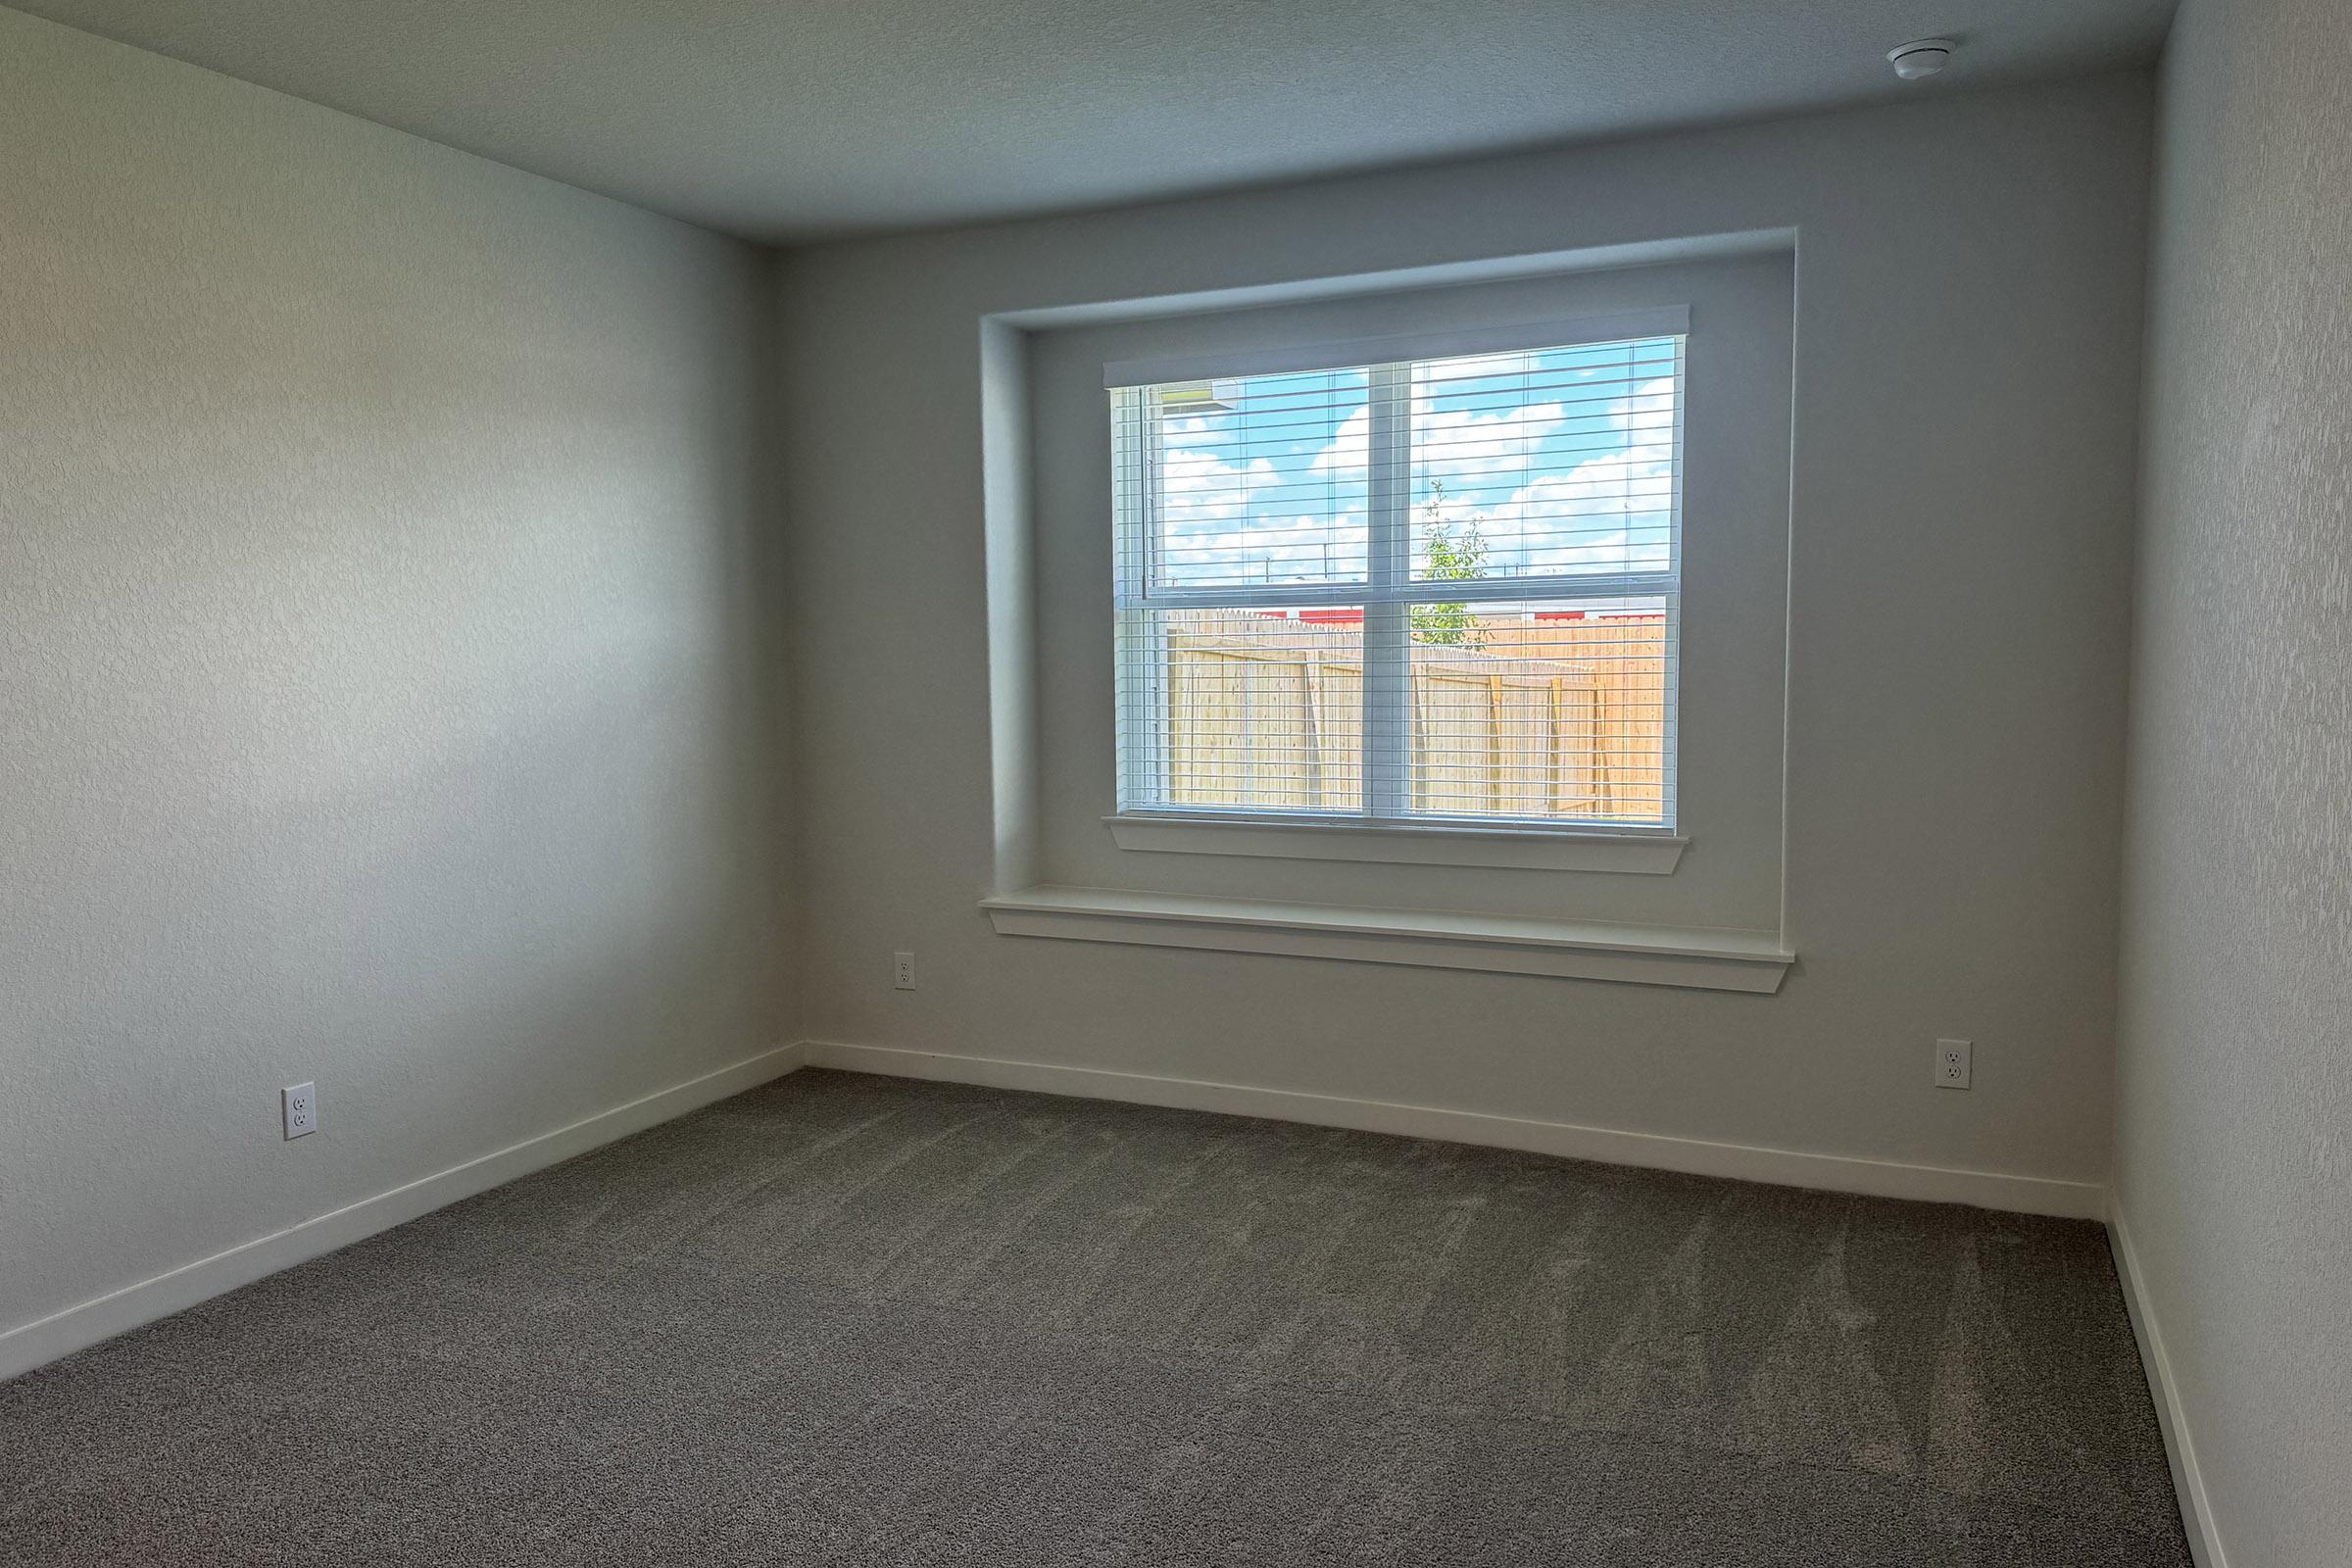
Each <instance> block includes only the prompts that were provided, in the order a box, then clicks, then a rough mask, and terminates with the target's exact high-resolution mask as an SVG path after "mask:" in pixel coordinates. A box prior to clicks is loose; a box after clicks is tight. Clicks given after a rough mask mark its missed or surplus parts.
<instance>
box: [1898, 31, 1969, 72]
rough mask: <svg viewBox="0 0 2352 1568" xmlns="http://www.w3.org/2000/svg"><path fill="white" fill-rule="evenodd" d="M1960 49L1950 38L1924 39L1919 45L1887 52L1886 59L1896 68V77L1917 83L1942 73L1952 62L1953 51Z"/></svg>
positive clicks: (1908, 44) (1910, 45) (1914, 44)
mask: <svg viewBox="0 0 2352 1568" xmlns="http://www.w3.org/2000/svg"><path fill="white" fill-rule="evenodd" d="M1958 47H1959V45H1957V44H1955V43H1953V42H1952V40H1951V39H1949V38H1922V39H1920V40H1919V41H1918V42H1917V43H1907V44H1904V45H1903V46H1902V47H1901V48H1899V49H1889V50H1887V61H1888V63H1889V64H1891V65H1892V66H1893V67H1894V73H1895V74H1896V75H1898V76H1900V77H1902V78H1903V79H1904V80H1905V81H1917V80H1919V79H1920V78H1921V77H1922V76H1933V75H1934V74H1936V73H1937V72H1938V71H1941V70H1942V69H1943V68H1944V67H1945V65H1947V64H1948V63H1949V62H1950V61H1951V58H1952V51H1953V50H1954V49H1956V48H1958Z"/></svg>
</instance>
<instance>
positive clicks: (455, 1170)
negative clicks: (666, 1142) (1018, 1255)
mask: <svg viewBox="0 0 2352 1568" xmlns="http://www.w3.org/2000/svg"><path fill="white" fill-rule="evenodd" d="M803 1061H804V1056H803V1047H802V1046H800V1045H798V1044H794V1045H789V1046H778V1047H777V1048H776V1049H774V1050H773V1051H766V1052H762V1053H760V1054H759V1055H757V1056H751V1057H747V1058H746V1059H744V1060H742V1061H739V1062H736V1063H734V1064H733V1065H731V1066H726V1067H721V1068H719V1069H718V1070H717V1071H715V1072H708V1073H705V1074H703V1075H702V1076H701V1077H699V1078H689V1079H687V1080H686V1081H685V1082H684V1083H680V1084H672V1085H670V1086H669V1087H668V1088H667V1089H661V1090H656V1091H655V1092H654V1093H653V1094H650V1095H647V1096H645V1097H644V1098H643V1099H640V1100H632V1101H630V1102H628V1103H626V1104H621V1105H614V1106H613V1108H612V1109H610V1110H604V1111H599V1112H598V1113H597V1114H595V1115H593V1116H590V1117H588V1118H586V1119H585V1120H582V1121H575V1122H573V1123H572V1124H571V1125H570V1126H568V1127H559V1128H557V1129H556V1130H555V1131H554V1132H549V1133H542V1134H540V1135H539V1136H538V1137H536V1138H526V1139H524V1140H523V1141H522V1142H521V1143H519V1144H513V1145H510V1146H508V1147H507V1148H505V1149H501V1150H498V1151H496V1152H492V1153H488V1154H484V1155H482V1156H481V1157H480V1158H478V1159H469V1160H467V1161H466V1162H465V1163H464V1164H462V1165H452V1166H450V1167H449V1168H448V1169H447V1170H443V1171H436V1172H434V1173H433V1174H432V1175H430V1176H424V1177H419V1178H418V1179H417V1180H416V1181H413V1182H410V1183H407V1184H406V1185H405V1186H400V1187H395V1188H393V1189H392V1190H391V1191H390V1192H384V1193H378V1194H376V1195H375V1196H374V1197H373V1198H364V1199H362V1200H360V1201H358V1202H356V1203H351V1204H347V1205H346V1206H344V1207H342V1208H338V1209H333V1210H330V1211H329V1212H327V1213H324V1214H320V1215H318V1216H317V1217H315V1218H312V1219H306V1220H304V1221H303V1222H302V1223H300V1224H299V1225H290V1226H288V1227H286V1228H285V1229H284V1230H282V1231H275V1232H272V1233H271V1234H270V1235H268V1236H263V1237H258V1238H256V1239H255V1240H253V1241H250V1242H246V1243H244V1244H243V1245H242V1246H238V1247H232V1248H230V1249H228V1250H226V1251H222V1252H215V1253H214V1254H212V1256H210V1257H203V1258H198V1259H197V1260H196V1261H194V1262H192V1263H184V1264H182V1265H180V1266H179V1267H178V1268H175V1269H171V1270H168V1271H166V1272H165V1273H162V1274H158V1275H156V1276H155V1277H154V1278H153V1279H147V1280H141V1281H140V1282H139V1283H138V1284H136V1285H127V1286H124V1287H123V1289H122V1290H119V1291H115V1292H112V1293H110V1294H108V1295H105V1296H101V1297H99V1298H97V1299H94V1300H88V1301H84V1302H82V1303H81V1304H80V1305H78V1306H69V1307H67V1308H66V1309H65V1310H63V1311H60V1312H53V1313H51V1314H50V1315H49V1316H47V1317H44V1318H37V1319H35V1320H34V1321H32V1322H30V1323H25V1324H22V1325H20V1326H18V1327H16V1328H13V1329H10V1330H8V1331H7V1332H6V1333H4V1334H0V1380H5V1379H8V1378H12V1377H15V1376H16V1375H17V1374H18V1373H20V1372H27V1371H30V1370H31V1369H32V1368H34V1367H36V1366H40V1365H42V1364H44V1363H46V1362H49V1361H54V1360H56V1359H57V1358H58V1357H60V1356H64V1355H71V1354H73V1352H74V1351H75V1350H79V1349H83V1348H87V1347H89V1346H92V1345H96V1344H98V1343H99V1342H100V1341H101V1340H110V1339H113V1338H114V1337H115V1336H116V1335H118V1334H122V1333H125V1332H127V1331H129V1330H131V1329H135V1328H137V1327H138V1326H139V1325H141V1324H142V1323H151V1322H153V1321H155V1320H156V1319H157V1318H159V1317H165V1316H169V1315H170V1314H171V1313H173V1312H177V1311H179V1310H181V1309H182V1308H185V1307H190V1306H194V1305H195V1304H196V1303H197V1302H199V1301H203V1300H208V1299H211V1298H213V1297H216V1296H220V1295H222V1294H224V1293H226V1292H228V1291H233V1290H235V1289H236V1288H237V1287H238V1286H240V1285H250V1284H252V1283H253V1282H254V1281H255V1280H258V1279H261V1278H262V1277H264V1276H265V1275H269V1274H274V1273H276V1272H278V1271H279V1270H280V1269H286V1268H292V1267H293V1266H294V1265H295V1264H297V1263H302V1262H307V1261H308V1260H310V1259H311V1258H314V1257H318V1256H319V1255H321V1254H322V1253H326V1252H331V1251H333V1250H335V1249H337V1248H339V1247H348V1246H350V1245H351V1244H352V1243H354V1242H357V1241H362V1240H364V1239H366V1238H367V1237H369V1236H373V1235H374V1234H375V1233H376V1232H378V1231H384V1230H390V1229H391V1228H392V1227H393V1226H395V1225H399V1224H402V1223H403V1222H405V1221H408V1220H412V1219H415V1218H417V1216H418V1215H419V1214H429V1213H431V1212H432V1211H433V1210H434V1209H436V1208H441V1207H443V1206H445V1205H447V1204H450V1203H454V1202H456V1201H458V1200H459V1199H461V1198H471V1197H472V1196H473V1195H474V1194H476V1193H480V1192H487V1191H488V1190H489V1189H491V1188H493V1187H496V1186H499V1185H500V1184H502V1183H505V1182H511V1181H513V1180H515V1178H516V1177H518V1176H527V1175H529V1174H530V1173H531V1172H532V1171H535V1170H541V1169H544V1168H545V1167H547V1166H549V1165H553V1164H555V1163H557V1162H558V1161H559V1160H565V1159H569V1158H571V1156H573V1155H574V1154H582V1153H586V1152H588V1151H589V1150H591V1149H594V1148H596V1147H598V1146H599V1145H601V1144H609V1143H612V1142H613V1140H614V1139H617V1138H626V1137H627V1136H628V1135H629V1134H631V1133H635V1132H643V1131H644V1130H645V1129H646V1128H648V1127H652V1126H654V1125H656V1124H657V1123H660V1122H664V1121H668V1120H669V1119H670V1118H672V1117H674V1116H682V1115H684V1114H685V1113H686V1112H688V1111H690V1110H697V1109H700V1108H701V1107H702V1106H704V1105H708V1104H710V1103H711V1102H713V1101H717V1100H724V1099H726V1098H727V1097H728V1096H729V1095H736V1094H741V1093H742V1092H743V1091H744V1090H746V1089H752V1088H756V1087H758V1086H759V1085H760V1084H763V1083H766V1082H767V1081H768V1080H769V1079H771V1078H781V1077H783V1076H784V1075H785V1074H786V1073H789V1072H794V1071H797V1070H798V1069H799V1068H800V1067H801V1066H802V1065H803Z"/></svg>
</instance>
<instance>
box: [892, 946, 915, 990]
mask: <svg viewBox="0 0 2352 1568" xmlns="http://www.w3.org/2000/svg"><path fill="white" fill-rule="evenodd" d="M891 959H892V965H891V971H890V983H891V984H892V985H894V986H896V987H898V988H899V989H900V990H901V991H912V990H913V989H914V955H913V954H911V953H894V954H892V955H891Z"/></svg>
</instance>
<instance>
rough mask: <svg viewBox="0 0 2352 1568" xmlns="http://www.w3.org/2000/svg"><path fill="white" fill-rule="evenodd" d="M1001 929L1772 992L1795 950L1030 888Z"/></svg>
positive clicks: (1526, 920) (1629, 930)
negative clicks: (1792, 951) (1791, 951)
mask: <svg viewBox="0 0 2352 1568" xmlns="http://www.w3.org/2000/svg"><path fill="white" fill-rule="evenodd" d="M980 907H982V908H984V909H986V910H987V911H988V918H989V921H990V923H991V924H993V925H994V926H995V927H996V929H997V931H998V933H999V934H1000V935H1003V936H1015V937H1058V938H1061V939H1063V940H1066V941H1074V942H1120V943H1129V944H1134V945H1138V946H1143V947H1160V948H1201V949H1208V950H1211V951H1215V952H1222V953H1265V954H1281V955H1286V956H1293V957H1307V958H1341V959H1347V960H1349V961H1352V962H1357V963H1397V964H1414V965H1419V966H1422V967H1427V968H1437V969H1483V970H1487V971H1490V972H1494V973H1500V974H1534V975H1550V976H1555V977H1560V978H1566V979H1579V980H1617V981H1625V982H1630V983H1632V984H1636V985H1660V986H1689V987H1693V988H1696V989H1699V990H1704V991H1747V992H1755V993H1761V994H1770V993H1772V992H1775V991H1778V990H1779V989H1780V988H1781V980H1782V978H1783V977H1784V976H1785V975H1786V974H1787V973H1788V971H1789V965H1790V964H1791V963H1793V962H1795V961H1796V955H1795V954H1793V953H1790V952H1789V950H1788V949H1787V948H1786V947H1784V946H1783V945H1782V942H1781V939H1780V937H1779V936H1778V935H1777V934H1776V933H1773V932H1769V931H1738V930H1730V929H1691V930H1677V929H1669V928H1666V927H1662V926H1637V925H1600V924H1593V923H1586V922H1579V921H1569V920H1544V919H1534V918H1530V917H1527V916H1523V915H1501V914H1457V913H1452V912H1447V911H1439V910H1428V909H1357V908H1343V907H1338V906H1334V905H1308V904H1271V903H1261V902H1258V901H1255V900H1248V899H1212V898H1201V897H1198V896H1195V895H1189V894H1186V895H1180V894H1166V893H1130V892H1120V891H1113V890H1110V889H1105V888H1065V887H1034V888H1024V889H1022V890H1021V891H1020V892H1018V893H1008V894H1003V895H1000V896H998V897H996V898H990V899H983V900H981V901H980Z"/></svg>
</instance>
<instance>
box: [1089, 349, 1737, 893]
mask: <svg viewBox="0 0 2352 1568" xmlns="http://www.w3.org/2000/svg"><path fill="white" fill-rule="evenodd" d="M1690 330H1691V322H1690V312H1689V310H1688V309H1687V308H1684V307H1673V308H1666V309H1659V310H1650V311H1641V312H1630V313H1623V314H1619V315H1613V316H1607V317H1588V318H1581V319H1576V320H1571V321H1551V322H1543V323H1533V324H1519V325H1513V326H1505V327H1499V328H1491V329H1483V330H1479V331H1471V332H1449V333H1424V334H1417V335H1413V336H1407V337H1395V338H1382V339H1370V340H1357V341H1353V342H1348V343H1331V344H1322V345H1309V346H1303V347H1299V348H1286V349H1275V350H1266V351H1260V352H1252V353H1242V354H1227V355H1222V356H1216V357H1192V358H1185V359H1163V360H1151V361H1125V362H1119V363H1114V364H1110V365H1106V366H1104V367H1103V384H1104V386H1105V388H1106V389H1107V390H1108V391H1109V393H1110V395H1111V420H1112V452H1113V463H1112V514H1113V518H1112V525H1113V528H1114V530H1115V538H1114V545H1115V548H1114V550H1113V560H1114V566H1113V583H1112V591H1113V618H1114V622H1115V625H1116V628H1117V629H1116V634H1115V636H1116V645H1117V646H1116V650H1115V656H1114V657H1115V661H1116V674H1115V676H1114V679H1115V681H1116V683H1117V685H1118V686H1119V689H1120V690H1121V692H1122V693H1128V692H1135V691H1140V692H1141V693H1142V696H1143V703H1144V706H1145V707H1146V709H1147V711H1150V712H1152V713H1153V714H1155V715H1157V717H1156V719H1155V720H1154V721H1153V722H1152V725H1151V728H1150V736H1151V739H1150V742H1149V744H1139V738H1138V737H1137V736H1135V735H1134V734H1132V733H1131V728H1132V726H1131V722H1130V716H1129V712H1128V705H1127V703H1126V702H1124V701H1121V702H1119V703H1118V705H1117V706H1118V708H1119V712H1118V714H1117V715H1116V725H1117V750H1118V780H1117V783H1118V809H1117V811H1116V812H1115V813H1114V814H1113V815H1112V816H1110V817H1108V818H1106V821H1107V822H1108V824H1109V825H1110V828H1111V831H1112V833H1113V835H1114V837H1115V838H1116V840H1117V842H1118V843H1119V844H1120V846H1121V847H1122V848H1125V849H1135V850H1155V851H1178V852H1191V853H1205V854H1219V855H1263V856H1275V857H1281V858H1313V859H1369V860H1386V861H1393V862H1405V863H1424V864H1456V865H1491V866H1500V867H1524V868H1532V869H1560V870H1605V871H1634V872H1652V873H1663V872H1671V871H1672V870H1673V869H1674V868H1675V866H1676V864H1677V863H1679V861H1680V859H1681V857H1682V853H1683V850H1684V848H1685V847H1686V846H1687V845H1688V843H1689V841H1688V839H1686V838H1684V837H1683V836H1681V834H1680V832H1679V831H1678V823H1679V819H1680V803H1679V799H1678V791H1677V777H1676V774H1677V759H1678V755H1679V752H1680V744H1679V742H1680V714H1681V707H1682V703H1681V659H1680V647H1681V633H1682V591H1681V589H1682V565H1683V560H1682V550H1683V428H1684V421H1685V418H1686V417H1687V409H1688V379H1687V370H1688V365H1689V339H1690ZM1657 338H1672V339H1674V340H1675V347H1676V353H1675V369H1674V375H1675V401H1674V413H1675V417H1674V427H1673V451H1674V481H1673V486H1672V493H1671V497H1670V501H1669V534H1668V541H1669V542H1668V564H1667V567H1666V569H1665V570H1663V571H1647V572H1635V571H1627V572H1606V573H1597V572H1583V573H1555V574H1551V575H1545V576H1521V577H1503V578H1495V579H1490V580H1482V581H1481V582H1479V583H1478V585H1477V587H1476V591H1475V593H1474V594H1473V593H1466V592H1465V585H1464V584H1462V583H1460V582H1451V581H1444V580H1438V581H1423V582H1416V581H1415V580H1414V579H1413V576H1412V561H1413V522H1414V513H1413V506H1412V496H1411V490H1412V481H1411V454H1412V422H1411V421H1412V370H1413V367H1414V366H1415V365H1416V364H1417V363H1419V362H1422V361H1428V360H1441V359H1449V358H1454V357H1457V356H1461V355H1469V354H1488V353H1505V352H1521V351H1527V352H1533V351H1540V350H1551V349H1562V348H1584V347H1593V346H1599V345H1603V344H1610V343H1619V342H1631V341H1642V340H1650V339H1657ZM1340 368H1348V369H1363V370H1365V371H1366V372H1367V379H1368V382H1369V408H1370V418H1369V423H1370V443H1369V447H1370V449H1369V452H1368V454H1367V471H1368V481H1367V495H1366V518H1367V529H1368V534H1369V537H1368V539H1367V564H1366V573H1365V576H1364V577H1363V578H1362V579H1360V580H1356V581H1350V582H1345V583H1336V584H1299V583H1290V584H1273V585H1267V586H1257V587H1252V586H1234V587H1221V588H1201V589H1168V588H1155V587H1154V583H1155V580H1156V577H1157V573H1156V571H1155V569H1154V568H1155V565H1156V562H1155V559H1154V554H1153V553H1154V551H1155V550H1156V548H1157V545H1158V541H1159V539H1160V537H1161V529H1160V528H1159V527H1158V525H1157V524H1158V496H1157V494H1156V493H1155V487H1154V480H1155V476H1156V474H1157V472H1158V469H1159V452H1158V442H1159V429H1160V420H1159V419H1158V418H1157V417H1153V415H1152V409H1151V408H1150V406H1149V401H1150V400H1151V399H1153V398H1155V397H1156V396H1157V392H1156V388H1157V387H1159V386H1161V385H1164V384H1166V383H1169V382H1178V381H1214V380H1227V379H1233V378H1237V377H1243V376H1250V375H1268V374H1280V373H1285V372H1290V371H1305V370H1317V369H1340ZM1122 425H1124V426H1125V427H1127V428H1129V429H1131V430H1135V431H1138V432H1140V433H1141V434H1142V437H1143V438H1142V439H1141V440H1139V441H1134V442H1131V443H1129V444H1128V448H1127V450H1126V452H1125V453H1124V456H1125V458H1126V460H1127V461H1125V462H1121V461H1119V458H1120V456H1121V443H1120V441H1119V437H1118V431H1119V429H1120V427H1121V426H1122ZM1473 597H1474V598H1476V599H1477V600H1478V601H1479V602H1480V603H1482V604H1496V603H1508V602H1513V601H1534V602H1541V603H1546V604H1556V603H1562V602H1571V601H1576V600H1593V601H1622V600H1626V599H1655V600H1659V601H1661V602H1662V603H1663V604H1664V606H1665V622H1666V623H1665V649H1666V691H1665V716H1664V724H1663V729H1664V734H1663V736H1662V744H1663V757H1662V770H1663V777H1662V780H1661V807H1662V820H1661V821H1659V822H1657V823H1654V824H1653V823H1629V822H1624V821H1621V820H1615V819H1608V818H1591V817H1584V818H1580V817H1552V816H1545V817H1526V816H1501V815H1487V814H1480V815H1470V814H1458V815H1454V814H1439V813H1432V812H1414V811H1411V810H1410V809H1409V803H1410V799H1411V780H1410V772H1409V770H1410V766H1411V739H1410V724H1411V715H1410V707H1409V705H1410V701H1411V686H1410V678H1411V677H1410V631H1409V626H1408V612H1409V609H1410V607H1411V606H1413V605H1415V604H1424V603H1440V602H1443V603H1454V602H1458V601H1461V600H1463V599H1466V598H1473ZM1252 606H1262V607H1267V608H1277V607H1278V608H1285V609H1305V608H1313V607H1317V606H1331V607H1345V608H1350V609H1352V608H1356V607H1359V606H1360V607H1361V608H1362V610H1363V613H1364V679H1363V691H1364V699H1363V701H1364V711H1363V753H1362V755H1363V767H1364V777H1363V780H1362V790H1363V800H1364V809H1363V810H1362V811H1361V812H1345V813H1333V812H1329V811H1301V810H1289V809H1281V808H1274V807H1267V808H1237V807H1232V806H1224V805H1211V806H1199V807H1195V806H1186V805H1180V804H1175V803H1171V802H1168V801H1167V800H1166V799H1165V793H1166V792H1165V789H1164V783H1163V780H1164V776H1165V770H1166V746H1167V734H1168V728H1169V725H1168V719H1167V716H1166V704H1167V687H1166V667H1167V656H1166V651H1165V643H1164V637H1163V635H1162V634H1161V632H1160V630H1159V617H1158V614H1157V613H1158V612H1163V611H1168V610H1180V609H1248V608H1250V607H1252Z"/></svg>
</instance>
